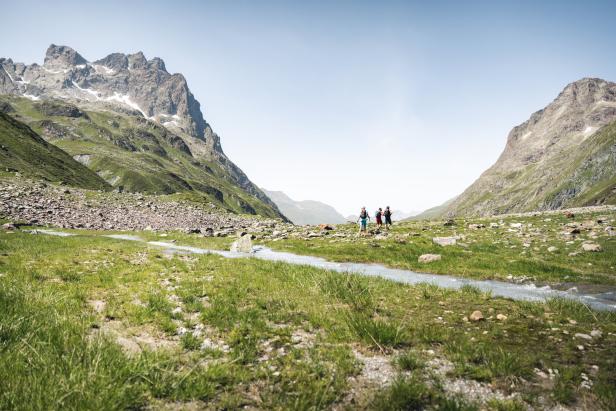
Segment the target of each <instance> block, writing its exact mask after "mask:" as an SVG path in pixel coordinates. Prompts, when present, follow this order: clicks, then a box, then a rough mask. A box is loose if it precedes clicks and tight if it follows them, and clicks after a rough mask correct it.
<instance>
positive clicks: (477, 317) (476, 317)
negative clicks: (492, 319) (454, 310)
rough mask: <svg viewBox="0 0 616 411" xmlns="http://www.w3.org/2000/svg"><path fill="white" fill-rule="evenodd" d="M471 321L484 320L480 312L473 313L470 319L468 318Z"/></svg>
mask: <svg viewBox="0 0 616 411" xmlns="http://www.w3.org/2000/svg"><path fill="white" fill-rule="evenodd" d="M468 318H469V319H470V320H471V321H481V320H483V319H484V317H483V314H482V312H481V311H479V310H477V311H473V312H472V314H471V315H470V317H468Z"/></svg>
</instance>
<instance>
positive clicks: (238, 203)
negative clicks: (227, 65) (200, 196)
mask: <svg viewBox="0 0 616 411" xmlns="http://www.w3.org/2000/svg"><path fill="white" fill-rule="evenodd" d="M0 95H5V96H4V97H3V99H4V100H5V101H4V102H2V103H3V104H8V107H12V111H13V112H12V113H10V115H12V116H14V117H16V118H17V119H18V120H19V121H22V122H24V123H25V124H27V125H28V126H30V127H32V128H33V129H35V131H37V132H38V133H40V134H41V135H42V136H43V137H45V138H46V139H47V140H48V141H50V142H52V143H53V144H56V145H57V144H60V145H61V148H62V149H64V150H66V151H67V152H68V153H69V154H71V155H72V156H76V158H94V159H97V161H94V162H93V163H92V164H91V165H89V167H91V168H92V167H94V168H95V169H94V171H95V172H97V173H99V174H100V175H101V176H103V175H108V176H109V178H106V180H108V182H109V183H110V184H112V185H113V186H114V187H123V188H125V189H129V190H132V191H141V190H142V189H145V190H147V191H148V192H151V193H155V192H159V193H161V192H162V193H170V192H173V191H174V190H175V192H178V191H186V190H187V191H193V190H195V189H198V190H200V191H202V192H203V191H204V190H205V192H206V193H209V194H208V195H212V196H217V197H218V198H219V200H220V201H221V202H222V201H223V199H222V196H223V195H226V194H225V193H226V192H228V191H229V189H231V191H233V192H232V193H229V197H228V199H227V198H225V199H224V202H225V203H227V204H228V205H229V206H230V207H229V209H234V210H239V211H241V212H248V213H255V212H256V213H261V212H264V213H265V215H268V216H272V215H276V214H277V215H279V216H281V214H280V212H279V211H278V210H277V208H276V205H275V204H274V203H273V202H272V201H271V200H270V199H269V198H268V197H267V196H266V195H265V194H264V193H263V192H262V191H261V190H260V189H259V188H258V187H257V186H256V185H254V184H253V183H252V182H251V181H250V179H249V178H248V177H247V176H246V174H245V173H244V172H243V171H242V170H241V169H240V168H239V167H237V166H236V165H235V164H234V163H233V162H232V161H231V160H230V159H229V158H228V157H227V156H226V155H225V154H224V152H223V150H222V147H221V145H220V139H219V137H218V135H217V134H216V133H214V131H213V130H212V128H211V127H210V125H209V124H208V123H207V122H206V121H205V119H204V118H203V115H202V113H201V107H200V104H199V102H198V101H197V100H196V99H195V98H194V96H193V94H192V93H191V91H190V89H189V88H188V85H187V82H186V79H185V78H184V76H183V75H181V74H170V73H168V72H167V70H166V67H165V63H164V62H163V60H162V59H160V58H157V57H155V58H152V59H150V60H148V59H146V58H145V56H144V55H143V53H142V52H137V53H134V54H121V53H112V54H110V55H108V56H106V57H104V58H102V59H99V60H96V61H93V62H90V61H88V60H86V59H85V58H84V57H83V56H82V55H80V54H79V53H78V52H76V51H75V50H73V49H72V48H70V47H67V46H57V45H53V44H52V45H51V46H50V47H49V48H48V49H47V52H46V55H45V60H44V63H43V65H39V64H37V63H34V64H31V65H26V64H23V63H15V62H13V61H12V60H11V59H6V58H0ZM11 98H12V99H11ZM19 98H21V99H23V100H25V99H29V100H30V102H31V103H34V104H30V105H28V104H24V103H21V102H20V100H19ZM57 102H61V103H62V104H57ZM73 106H74V107H73ZM58 107H59V108H58ZM72 107H73V108H72ZM48 108H51V111H50V110H48ZM75 110H77V111H75ZM77 112H79V113H81V114H79V113H77ZM87 113H95V115H94V116H91V115H88V114H87ZM40 114H43V116H44V117H43V118H41V116H40ZM84 120H88V121H84ZM97 120H99V121H97ZM86 123H89V124H86ZM107 141H111V142H112V143H113V144H114V145H115V146H116V147H115V148H114V149H113V150H109V149H107V148H106V147H105V145H106V142H107ZM163 143H164V144H163ZM161 144H162V145H161ZM166 144H170V145H171V146H172V147H173V148H174V151H175V149H177V150H179V151H180V152H181V153H174V152H171V151H169V149H168V148H165V147H163V145H166ZM117 148H119V149H121V150H120V151H118V150H117ZM140 152H141V153H144V154H146V153H147V154H148V158H145V157H144V156H143V155H138V154H139V153H140ZM152 155H154V157H152ZM178 155H179V156H180V157H182V158H178ZM161 157H162V159H163V160H165V161H161ZM184 157H188V158H184ZM101 163H104V167H103V166H101ZM135 163H137V164H135ZM178 166H181V167H180V168H182V170H178V169H177V168H178ZM153 167H154V168H155V169H156V170H155V171H156V172H157V173H158V174H157V177H156V178H155V179H154V181H152V178H151V173H152V171H153ZM187 168H188V169H187ZM195 168H196V169H197V170H194V169H195ZM160 174H164V176H161V175H160ZM204 174H205V176H204ZM208 176H209V177H208ZM204 177H205V178H206V180H207V182H206V184H205V185H206V186H207V187H206V186H205V185H204V181H203V178H204ZM190 181H192V182H193V183H191V182H190ZM229 185H233V186H237V187H239V189H240V190H241V191H243V193H238V192H236V190H235V189H234V188H232V187H225V186H229ZM199 187H200V188H199ZM246 195H248V196H250V197H254V199H256V202H255V201H253V200H252V199H250V200H249V201H246ZM250 203H252V204H250ZM255 205H256V207H255Z"/></svg>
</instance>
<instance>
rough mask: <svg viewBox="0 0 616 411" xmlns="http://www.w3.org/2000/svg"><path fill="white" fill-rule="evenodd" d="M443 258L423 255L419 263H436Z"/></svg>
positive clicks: (434, 255)
mask: <svg viewBox="0 0 616 411" xmlns="http://www.w3.org/2000/svg"><path fill="white" fill-rule="evenodd" d="M441 258H442V257H441V255H440V254H422V255H420V256H419V258H418V259H417V261H418V262H420V263H431V262H434V261H440V260H441Z"/></svg>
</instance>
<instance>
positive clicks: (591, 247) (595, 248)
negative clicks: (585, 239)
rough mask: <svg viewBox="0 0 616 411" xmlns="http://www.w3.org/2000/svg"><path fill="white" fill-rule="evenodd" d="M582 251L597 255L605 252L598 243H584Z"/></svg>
mask: <svg viewBox="0 0 616 411" xmlns="http://www.w3.org/2000/svg"><path fill="white" fill-rule="evenodd" d="M582 250H584V251H590V252H595V253H596V252H599V251H603V248H601V246H600V245H599V244H596V243H584V244H582Z"/></svg>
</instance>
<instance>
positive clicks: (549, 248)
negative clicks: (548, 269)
mask: <svg viewBox="0 0 616 411" xmlns="http://www.w3.org/2000/svg"><path fill="white" fill-rule="evenodd" d="M548 251H549V252H550V253H554V252H556V251H558V248H556V247H554V246H551V247H548Z"/></svg>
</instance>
